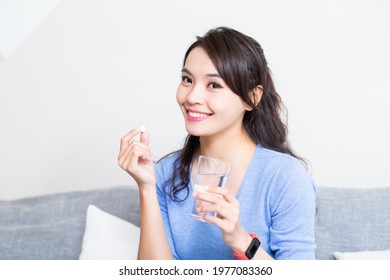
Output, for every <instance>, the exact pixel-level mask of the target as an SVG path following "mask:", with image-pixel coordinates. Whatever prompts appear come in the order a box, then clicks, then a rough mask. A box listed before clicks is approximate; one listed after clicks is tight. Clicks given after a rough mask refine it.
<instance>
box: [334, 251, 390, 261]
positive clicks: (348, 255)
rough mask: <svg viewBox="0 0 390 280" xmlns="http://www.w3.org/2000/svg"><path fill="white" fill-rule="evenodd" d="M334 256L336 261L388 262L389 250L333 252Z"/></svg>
mask: <svg viewBox="0 0 390 280" xmlns="http://www.w3.org/2000/svg"><path fill="white" fill-rule="evenodd" d="M334 256H335V258H336V260H390V250H384V251H360V252H343V253H342V252H335V253H334Z"/></svg>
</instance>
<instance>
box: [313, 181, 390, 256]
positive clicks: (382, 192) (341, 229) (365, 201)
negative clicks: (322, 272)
mask: <svg viewBox="0 0 390 280" xmlns="http://www.w3.org/2000/svg"><path fill="white" fill-rule="evenodd" d="M315 238H316V243H317V249H316V258H317V259H335V258H334V255H333V253H334V252H358V251H377V250H386V249H390V187H384V188H367V189H351V188H331V187H319V188H318V192H317V215H316V228H315Z"/></svg>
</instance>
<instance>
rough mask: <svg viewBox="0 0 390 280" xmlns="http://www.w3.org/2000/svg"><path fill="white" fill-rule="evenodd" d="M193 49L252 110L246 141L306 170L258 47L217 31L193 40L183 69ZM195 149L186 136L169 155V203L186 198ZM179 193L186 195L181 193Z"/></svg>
mask: <svg viewBox="0 0 390 280" xmlns="http://www.w3.org/2000/svg"><path fill="white" fill-rule="evenodd" d="M196 47H201V48H202V49H204V50H205V51H206V53H207V54H208V56H209V57H210V59H211V61H212V62H213V64H214V66H215V67H216V69H217V71H218V74H219V75H220V76H221V77H222V79H223V80H224V81H225V83H226V84H227V86H228V87H229V88H230V89H231V90H232V91H233V92H234V93H235V94H237V95H238V96H239V97H240V98H241V99H242V100H243V101H244V102H245V103H246V104H248V105H249V106H250V107H251V108H252V110H251V111H246V112H245V114H244V119H243V125H244V128H245V130H246V132H247V133H248V134H249V136H250V138H251V139H252V140H253V141H254V142H255V143H256V144H260V145H261V146H263V147H264V148H268V149H272V150H275V151H278V152H281V153H285V154H288V155H291V156H293V157H295V158H297V159H299V160H301V161H302V163H303V164H304V165H305V166H306V162H305V160H304V159H302V158H300V157H299V156H298V155H296V154H295V153H294V151H293V150H292V149H291V147H290V144H289V142H288V139H287V124H286V123H285V122H284V121H283V117H284V118H285V119H286V122H287V110H286V108H285V107H284V105H283V103H282V100H281V98H280V96H279V94H278V93H277V92H276V90H275V86H274V82H273V81H272V77H271V71H270V69H269V68H268V65H267V61H266V59H265V57H264V52H263V49H262V48H261V46H260V44H259V43H258V42H257V41H256V40H254V39H253V38H251V37H249V36H246V35H245V34H243V33H241V32H239V31H237V30H234V29H231V28H227V27H218V28H215V29H211V30H209V31H208V32H207V33H206V34H205V35H204V36H202V37H197V40H196V41H195V42H194V43H193V44H192V45H191V46H190V47H189V48H188V50H187V52H186V54H185V56H184V62H183V66H184V65H185V63H186V60H187V57H188V55H189V53H190V52H191V50H193V49H194V48H196ZM259 85H260V86H261V87H262V88H263V95H262V98H261V100H260V102H258V100H257V101H255V100H253V95H252V94H251V93H252V92H253V90H254V89H255V88H256V87H257V86H259ZM256 103H257V104H256ZM199 145H200V143H199V137H198V136H193V135H190V134H188V135H187V137H186V139H185V142H184V146H183V148H182V149H181V150H179V151H176V152H173V153H179V155H178V157H177V159H176V160H175V162H174V172H173V174H172V177H171V178H169V179H168V180H167V181H166V182H165V185H164V189H165V188H166V186H167V185H171V186H172V188H171V189H170V197H171V199H172V200H173V201H183V200H185V199H186V198H187V197H188V195H189V187H188V184H189V181H190V178H191V177H190V176H191V162H192V158H193V155H194V153H195V151H196V150H197V149H198V148H199ZM173 153H170V154H169V155H171V154H173ZM169 155H167V156H169ZM165 157H166V156H165ZM165 157H163V158H165ZM183 190H185V191H186V192H184V193H182V191H183ZM179 194H180V195H179Z"/></svg>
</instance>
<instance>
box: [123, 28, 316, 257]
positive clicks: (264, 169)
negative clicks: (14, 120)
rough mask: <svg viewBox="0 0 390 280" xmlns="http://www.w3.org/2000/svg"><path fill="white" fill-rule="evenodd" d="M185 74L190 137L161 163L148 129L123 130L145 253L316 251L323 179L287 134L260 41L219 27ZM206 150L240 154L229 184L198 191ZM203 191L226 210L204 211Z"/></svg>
mask: <svg viewBox="0 0 390 280" xmlns="http://www.w3.org/2000/svg"><path fill="white" fill-rule="evenodd" d="M181 74H182V80H181V83H180V84H179V87H178V89H177V95H176V99H177V102H178V104H179V106H180V108H181V111H182V113H183V116H184V119H185V126H186V130H187V132H188V136H187V138H186V142H185V144H184V147H183V148H182V149H181V150H179V151H177V152H174V153H172V154H170V155H168V156H166V157H164V158H163V159H161V160H160V161H159V162H158V163H157V164H156V165H154V163H153V161H152V158H151V152H150V149H149V145H148V141H149V134H148V132H147V131H145V130H144V129H133V130H132V131H130V132H129V133H128V134H127V135H125V136H124V137H123V138H122V139H121V147H120V152H119V156H118V160H119V165H120V166H121V168H122V169H124V170H125V171H126V172H128V173H129V174H130V175H131V176H132V177H133V178H134V179H135V181H136V182H137V184H138V187H139V191H140V227H141V236H140V244H139V251H138V258H139V259H234V258H237V259H314V257H315V255H314V250H315V243H314V216H315V194H316V188H315V184H314V183H313V181H312V180H311V178H310V176H309V175H308V174H307V172H306V170H305V168H304V167H303V166H302V164H301V162H300V161H301V160H300V159H299V158H298V157H297V156H296V155H295V154H294V152H293V151H292V149H291V148H290V146H289V144H288V140H287V128H286V125H285V124H284V123H283V121H282V119H281V113H282V112H281V109H282V103H281V99H280V97H279V95H278V93H277V92H276V90H275V87H274V84H273V81H272V78H271V73H270V70H269V68H268V66H267V62H266V59H265V57H264V53H263V50H262V48H261V46H260V45H259V43H258V42H256V41H255V40H254V39H252V38H251V37H248V36H246V35H244V34H242V33H240V32H238V31H236V30H233V29H230V28H226V27H219V28H216V29H212V30H210V31H209V32H208V33H206V34H205V35H204V36H203V37H198V38H197V40H196V41H195V42H194V43H193V44H192V45H191V46H190V47H189V49H188V51H187V52H186V54H185V57H184V63H183V69H182V71H181ZM141 130H142V131H141ZM138 134H140V140H139V141H137V140H135V139H134V138H135V137H136V136H137V135H138ZM200 155H205V156H209V157H213V158H217V159H220V160H222V161H225V162H230V163H232V164H233V168H232V171H231V173H230V176H229V179H228V181H227V184H226V187H225V188H218V187H216V186H209V187H208V189H207V192H193V187H194V186H193V183H192V182H195V174H196V172H197V168H198V158H199V156H200ZM215 194H219V196H216V195H215ZM194 198H195V199H198V200H202V201H206V202H209V204H207V205H206V206H202V209H201V212H216V213H217V215H216V216H212V215H205V216H204V219H205V220H206V221H207V222H206V223H204V222H199V221H197V220H195V219H194V218H193V217H191V215H190V213H191V210H192V206H193V199H194Z"/></svg>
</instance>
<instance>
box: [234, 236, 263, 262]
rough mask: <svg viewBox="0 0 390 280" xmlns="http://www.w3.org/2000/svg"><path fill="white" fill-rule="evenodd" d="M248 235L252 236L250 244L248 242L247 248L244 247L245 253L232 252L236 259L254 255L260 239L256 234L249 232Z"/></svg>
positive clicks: (248, 258)
mask: <svg viewBox="0 0 390 280" xmlns="http://www.w3.org/2000/svg"><path fill="white" fill-rule="evenodd" d="M249 235H250V236H252V237H253V238H252V242H251V244H249V246H248V249H246V251H245V253H242V254H236V253H234V252H233V256H234V257H235V258H236V259H238V260H250V259H252V258H253V257H254V256H255V254H256V252H257V249H259V247H260V245H261V242H260V239H259V238H258V237H257V236H256V234H254V233H250V234H249Z"/></svg>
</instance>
